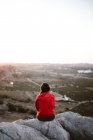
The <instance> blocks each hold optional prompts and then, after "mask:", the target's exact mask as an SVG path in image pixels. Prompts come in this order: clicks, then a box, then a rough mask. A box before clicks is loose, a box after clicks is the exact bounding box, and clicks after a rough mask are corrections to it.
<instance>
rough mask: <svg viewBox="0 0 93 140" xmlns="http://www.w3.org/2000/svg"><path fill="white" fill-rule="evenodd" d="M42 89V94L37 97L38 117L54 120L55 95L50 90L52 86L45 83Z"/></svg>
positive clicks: (43, 119) (44, 119) (42, 119)
mask: <svg viewBox="0 0 93 140" xmlns="http://www.w3.org/2000/svg"><path fill="white" fill-rule="evenodd" d="M40 90H41V91H40V94H39V95H37V96H36V99H35V107H36V110H37V115H36V116H37V119H38V120H40V121H52V120H53V119H54V118H55V111H54V108H55V96H54V95H53V93H52V92H51V91H50V86H49V85H48V84H47V83H43V84H42V85H41V87H40Z"/></svg>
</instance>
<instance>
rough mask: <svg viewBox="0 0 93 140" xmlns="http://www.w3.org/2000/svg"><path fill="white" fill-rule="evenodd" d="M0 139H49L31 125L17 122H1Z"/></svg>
mask: <svg viewBox="0 0 93 140" xmlns="http://www.w3.org/2000/svg"><path fill="white" fill-rule="evenodd" d="M0 140H49V139H48V138H47V137H45V136H44V135H42V133H41V132H40V131H37V130H35V129H33V128H31V127H28V126H25V125H18V124H16V123H7V122H6V123H0Z"/></svg>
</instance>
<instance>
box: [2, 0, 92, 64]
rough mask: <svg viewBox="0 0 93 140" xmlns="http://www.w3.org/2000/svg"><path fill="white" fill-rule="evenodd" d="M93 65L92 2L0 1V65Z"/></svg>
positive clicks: (66, 0) (49, 0)
mask: <svg viewBox="0 0 93 140" xmlns="http://www.w3.org/2000/svg"><path fill="white" fill-rule="evenodd" d="M1 62H2V63H3V62H16V63H18V62H19V63H21V62H23V63H93V0H0V63H1Z"/></svg>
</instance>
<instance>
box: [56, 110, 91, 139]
mask: <svg viewBox="0 0 93 140" xmlns="http://www.w3.org/2000/svg"><path fill="white" fill-rule="evenodd" d="M56 120H58V121H59V123H60V124H61V125H62V126H63V128H64V129H65V130H67V131H68V132H69V134H70V137H71V140H93V118H91V117H85V116H81V115H80V114H78V113H73V112H64V113H61V114H58V115H56Z"/></svg>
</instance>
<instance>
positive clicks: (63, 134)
mask: <svg viewBox="0 0 93 140" xmlns="http://www.w3.org/2000/svg"><path fill="white" fill-rule="evenodd" d="M0 140H93V118H90V117H84V116H81V115H79V114H77V113H73V112H64V113H61V114H58V115H56V118H55V120H53V121H50V122H41V121H38V120H37V119H29V120H17V121H14V122H12V123H9V122H2V123H0Z"/></svg>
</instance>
